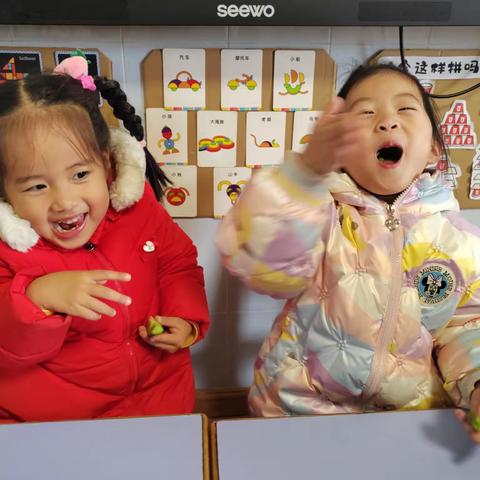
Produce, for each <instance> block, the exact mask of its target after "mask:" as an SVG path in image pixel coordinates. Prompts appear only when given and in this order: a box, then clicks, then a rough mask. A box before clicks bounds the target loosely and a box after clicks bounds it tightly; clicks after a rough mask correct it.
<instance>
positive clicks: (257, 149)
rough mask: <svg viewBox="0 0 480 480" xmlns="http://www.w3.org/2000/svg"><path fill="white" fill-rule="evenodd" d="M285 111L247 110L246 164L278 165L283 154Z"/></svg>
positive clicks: (248, 165)
mask: <svg viewBox="0 0 480 480" xmlns="http://www.w3.org/2000/svg"><path fill="white" fill-rule="evenodd" d="M286 118H287V114H286V112H248V113H247V136H246V145H247V148H246V165H247V167H258V166H267V165H279V164H280V163H282V160H283V156H284V154H285V127H286Z"/></svg>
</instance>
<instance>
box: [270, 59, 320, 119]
mask: <svg viewBox="0 0 480 480" xmlns="http://www.w3.org/2000/svg"><path fill="white" fill-rule="evenodd" d="M314 78H315V52H314V51H313V50H277V51H276V52H275V67H274V76H273V110H280V111H283V110H285V111H295V110H311V109H312V105H313V86H314Z"/></svg>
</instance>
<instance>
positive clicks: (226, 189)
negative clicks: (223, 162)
mask: <svg viewBox="0 0 480 480" xmlns="http://www.w3.org/2000/svg"><path fill="white" fill-rule="evenodd" d="M251 176H252V169H251V168H247V167H235V168H214V169H213V216H214V217H215V218H220V217H223V216H224V215H225V214H226V213H227V212H228V210H230V208H231V207H232V205H235V204H236V203H237V201H238V199H239V198H240V195H241V194H242V191H243V189H244V188H245V185H246V184H247V182H248V180H249V179H250V177H251Z"/></svg>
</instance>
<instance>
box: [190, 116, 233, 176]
mask: <svg viewBox="0 0 480 480" xmlns="http://www.w3.org/2000/svg"><path fill="white" fill-rule="evenodd" d="M236 162H237V112H222V111H217V110H215V111H212V110H208V111H207V110H205V111H201V112H197V165H198V166H199V167H234V166H235V165H236Z"/></svg>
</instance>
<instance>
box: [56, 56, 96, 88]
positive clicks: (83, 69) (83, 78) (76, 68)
mask: <svg viewBox="0 0 480 480" xmlns="http://www.w3.org/2000/svg"><path fill="white" fill-rule="evenodd" d="M53 73H57V74H63V75H68V76H69V77H72V78H74V79H75V80H80V82H81V83H82V87H83V88H85V89H87V90H91V91H95V90H96V89H97V87H96V86H95V82H94V80H93V77H92V76H91V75H88V62H87V59H86V58H84V57H80V56H75V57H68V58H66V59H65V60H62V61H61V62H60V63H59V64H58V65H57V66H56V67H55V68H54V69H53Z"/></svg>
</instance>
